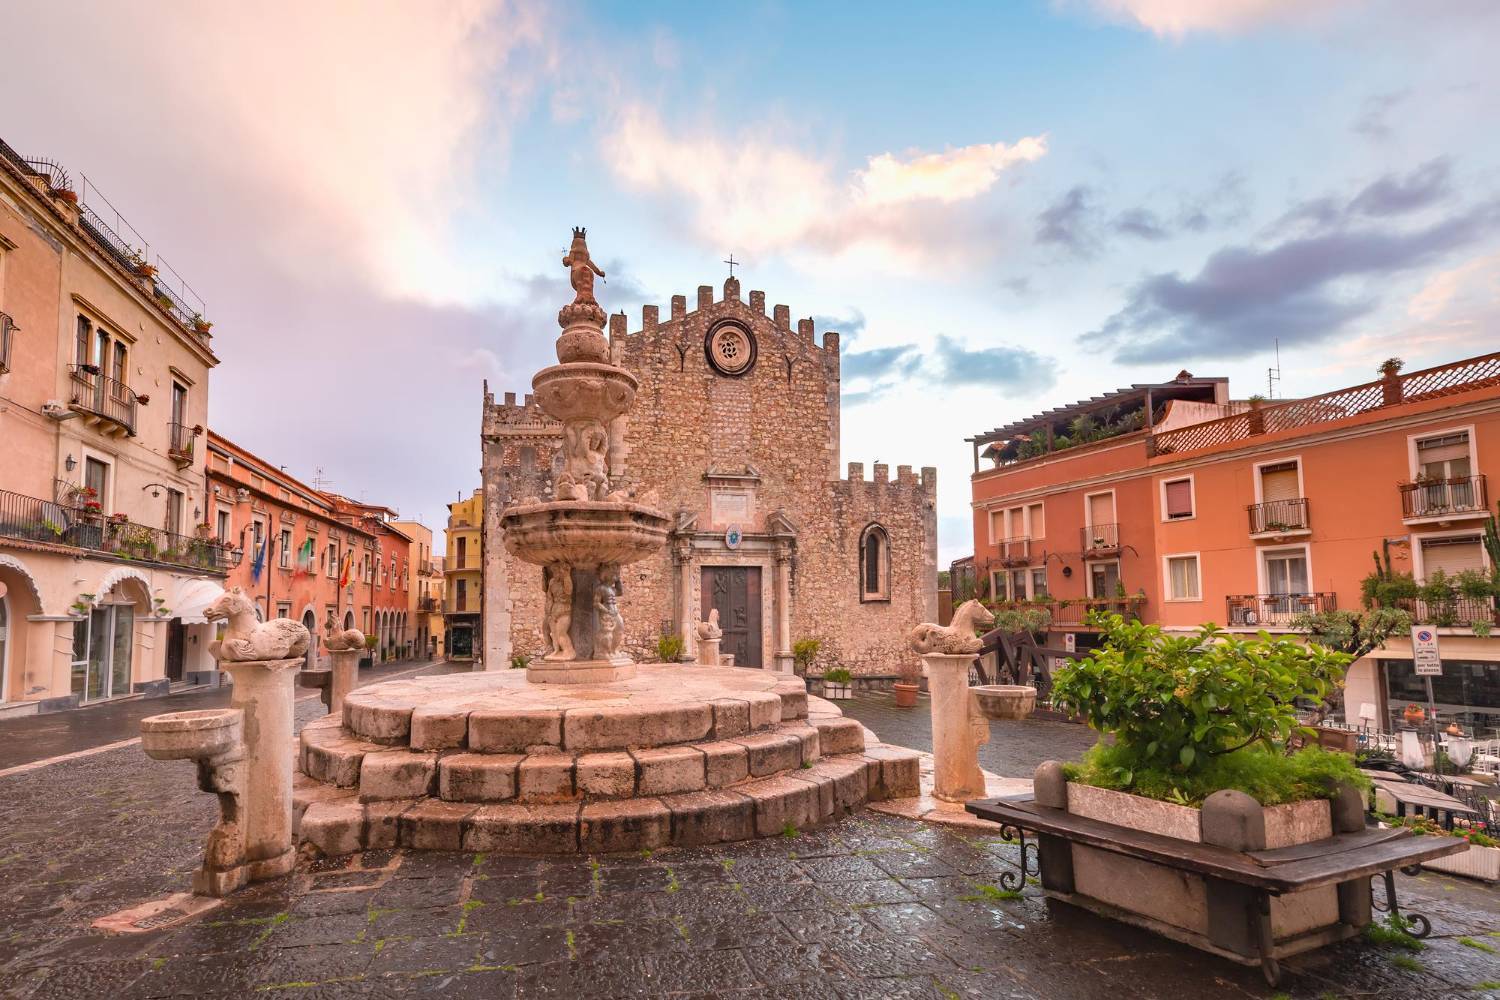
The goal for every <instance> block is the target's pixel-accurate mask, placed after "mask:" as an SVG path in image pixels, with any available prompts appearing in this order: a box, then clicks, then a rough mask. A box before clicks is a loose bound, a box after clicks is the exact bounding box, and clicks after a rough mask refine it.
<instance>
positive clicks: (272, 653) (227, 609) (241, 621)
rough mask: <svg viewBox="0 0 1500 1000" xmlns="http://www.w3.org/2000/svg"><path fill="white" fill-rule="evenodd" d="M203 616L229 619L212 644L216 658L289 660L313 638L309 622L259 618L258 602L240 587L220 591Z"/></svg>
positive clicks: (210, 653) (210, 618)
mask: <svg viewBox="0 0 1500 1000" xmlns="http://www.w3.org/2000/svg"><path fill="white" fill-rule="evenodd" d="M203 617H204V618H206V619H208V620H209V621H211V622H214V621H228V622H229V626H228V628H227V629H225V631H224V638H223V639H220V640H217V641H215V642H210V643H209V644H208V652H209V655H210V656H212V657H214V659H216V660H229V661H244V660H288V659H291V658H292V657H296V656H302V655H303V654H305V653H306V652H307V644H308V642H309V640H310V639H311V636H309V635H308V632H307V628H306V626H304V625H301V624H298V623H297V622H294V621H292V620H291V619H290V618H273V619H271V620H270V621H268V622H257V621H256V620H255V604H254V602H252V601H251V600H250V598H248V597H246V596H245V592H244V590H242V589H241V588H239V587H234V588H231V589H230V590H226V591H224V593H222V594H220V595H219V599H218V600H216V601H214V602H213V603H212V604H210V605H209V606H208V607H207V608H205V609H204V610H203ZM361 639H363V636H361Z"/></svg>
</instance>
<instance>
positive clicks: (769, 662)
mask: <svg viewBox="0 0 1500 1000" xmlns="http://www.w3.org/2000/svg"><path fill="white" fill-rule="evenodd" d="M683 528H685V529H686V530H682V529H683ZM795 548H796V540H795V538H794V537H790V536H786V535H774V534H766V533H756V534H746V535H744V536H742V537H741V539H740V544H739V546H738V547H737V548H733V549H731V548H730V547H729V546H728V545H727V544H726V543H725V540H724V535H723V533H722V532H712V531H697V530H693V526H692V525H690V524H684V525H682V528H680V529H679V531H677V532H676V533H674V535H673V537H672V546H671V550H672V560H673V562H674V563H675V564H676V569H677V573H676V574H675V576H676V591H677V592H676V594H675V595H674V596H675V598H676V599H675V600H674V601H673V608H674V610H675V617H676V618H677V621H676V623H675V624H676V627H677V632H678V634H679V635H681V636H682V642H683V649H684V651H685V652H686V653H687V655H688V657H689V658H690V659H696V658H697V652H698V623H699V622H700V621H703V620H704V619H705V618H706V617H707V616H708V610H709V607H710V606H711V605H710V604H707V603H705V602H704V600H703V593H702V590H703V568H704V567H706V566H723V567H726V568H730V567H754V568H756V569H759V570H760V581H761V585H760V600H761V608H760V623H761V625H760V630H761V631H760V634H761V644H760V649H761V668H760V669H764V670H777V671H780V672H783V673H791V671H792V653H791V635H790V621H791V608H790V602H791V572H792V560H793V555H794V553H795Z"/></svg>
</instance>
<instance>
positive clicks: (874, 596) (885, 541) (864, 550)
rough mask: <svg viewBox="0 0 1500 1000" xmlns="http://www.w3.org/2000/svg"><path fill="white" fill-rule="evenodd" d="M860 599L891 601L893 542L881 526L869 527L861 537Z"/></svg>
mask: <svg viewBox="0 0 1500 1000" xmlns="http://www.w3.org/2000/svg"><path fill="white" fill-rule="evenodd" d="M859 599H860V600H861V601H889V600H890V599H891V540H890V535H888V534H887V533H886V530H885V528H883V527H881V526H880V525H879V524H870V525H867V526H866V527H865V530H864V532H863V533H861V534H860V537H859Z"/></svg>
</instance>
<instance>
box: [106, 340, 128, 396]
mask: <svg viewBox="0 0 1500 1000" xmlns="http://www.w3.org/2000/svg"><path fill="white" fill-rule="evenodd" d="M109 377H110V378H112V379H114V380H115V382H116V383H117V384H116V385H115V387H114V390H115V391H116V392H119V391H120V390H121V389H123V388H124V386H125V383H126V382H128V381H130V365H129V364H128V363H127V362H126V350H125V345H124V344H122V343H121V342H120V341H118V340H117V341H115V357H114V362H113V363H112V364H111V366H110V370H109Z"/></svg>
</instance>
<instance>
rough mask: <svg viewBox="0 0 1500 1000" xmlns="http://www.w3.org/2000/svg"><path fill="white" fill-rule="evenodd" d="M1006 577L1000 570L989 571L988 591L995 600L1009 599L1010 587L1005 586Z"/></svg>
mask: <svg viewBox="0 0 1500 1000" xmlns="http://www.w3.org/2000/svg"><path fill="white" fill-rule="evenodd" d="M1007 579H1008V577H1007V576H1006V575H1005V573H1003V572H1001V571H1000V570H998V569H997V570H991V571H990V591H991V593H992V596H993V597H994V599H995V600H997V601H1008V600H1010V588H1009V587H1007V586H1006V581H1007Z"/></svg>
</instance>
